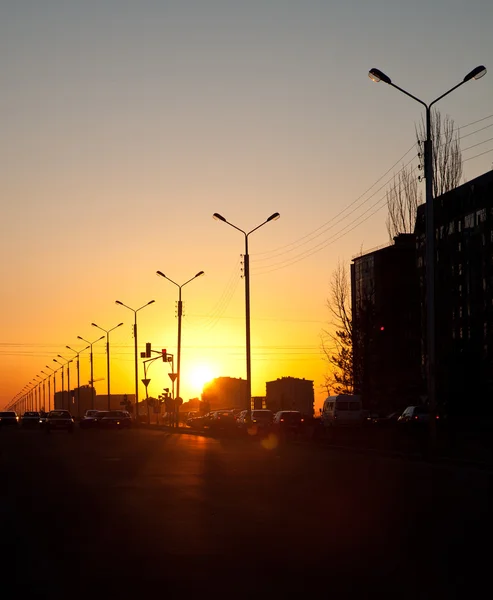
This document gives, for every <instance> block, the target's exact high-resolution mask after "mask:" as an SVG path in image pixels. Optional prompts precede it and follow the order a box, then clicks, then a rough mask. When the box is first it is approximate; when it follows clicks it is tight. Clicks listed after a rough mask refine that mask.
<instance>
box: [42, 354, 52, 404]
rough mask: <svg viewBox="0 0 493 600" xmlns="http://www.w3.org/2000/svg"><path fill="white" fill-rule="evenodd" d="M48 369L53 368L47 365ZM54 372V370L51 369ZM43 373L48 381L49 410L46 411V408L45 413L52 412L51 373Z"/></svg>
mask: <svg viewBox="0 0 493 600" xmlns="http://www.w3.org/2000/svg"><path fill="white" fill-rule="evenodd" d="M46 366H47V368H48V369H50V368H51V367H48V365H46ZM51 370H52V371H53V369H51ZM41 373H43V374H44V375H46V379H47V380H48V410H46V406H45V412H50V398H51V373H47V372H46V371H41Z"/></svg>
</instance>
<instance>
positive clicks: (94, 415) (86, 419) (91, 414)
mask: <svg viewBox="0 0 493 600" xmlns="http://www.w3.org/2000/svg"><path fill="white" fill-rule="evenodd" d="M100 413H102V411H100V410H94V409H89V410H86V412H85V413H84V416H83V417H82V418H81V420H80V421H79V427H80V428H81V429H93V428H95V427H97V425H98V415H99V414H100Z"/></svg>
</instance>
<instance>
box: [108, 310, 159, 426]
mask: <svg viewBox="0 0 493 600" xmlns="http://www.w3.org/2000/svg"><path fill="white" fill-rule="evenodd" d="M154 302H155V300H149V302H148V303H147V304H144V305H143V306H141V307H140V308H131V307H130V306H127V305H126V304H124V303H123V302H120V300H115V303H116V304H119V305H120V306H124V307H125V308H128V310H131V311H132V312H133V313H134V350H135V421H136V422H137V420H138V413H137V411H138V409H139V357H138V354H137V313H138V312H139V310H142V309H143V308H145V307H146V306H149V304H153V303H154Z"/></svg>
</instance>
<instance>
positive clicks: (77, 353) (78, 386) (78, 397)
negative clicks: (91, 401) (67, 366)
mask: <svg viewBox="0 0 493 600" xmlns="http://www.w3.org/2000/svg"><path fill="white" fill-rule="evenodd" d="M65 348H67V349H68V350H71V351H72V352H74V353H75V355H76V357H77V416H78V417H80V358H79V354H80V353H81V352H84V351H85V350H87V349H88V348H90V346H86V347H85V348H83V349H82V350H79V351H78V352H77V350H74V349H73V348H71V347H70V346H65Z"/></svg>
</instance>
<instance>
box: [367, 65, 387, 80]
mask: <svg viewBox="0 0 493 600" xmlns="http://www.w3.org/2000/svg"><path fill="white" fill-rule="evenodd" d="M368 77H369V78H370V79H371V80H372V81H374V82H375V83H378V82H379V81H383V82H384V83H392V80H391V79H390V77H388V76H387V75H385V73H383V72H382V71H380V69H375V68H373V69H370V70H369V71H368Z"/></svg>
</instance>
